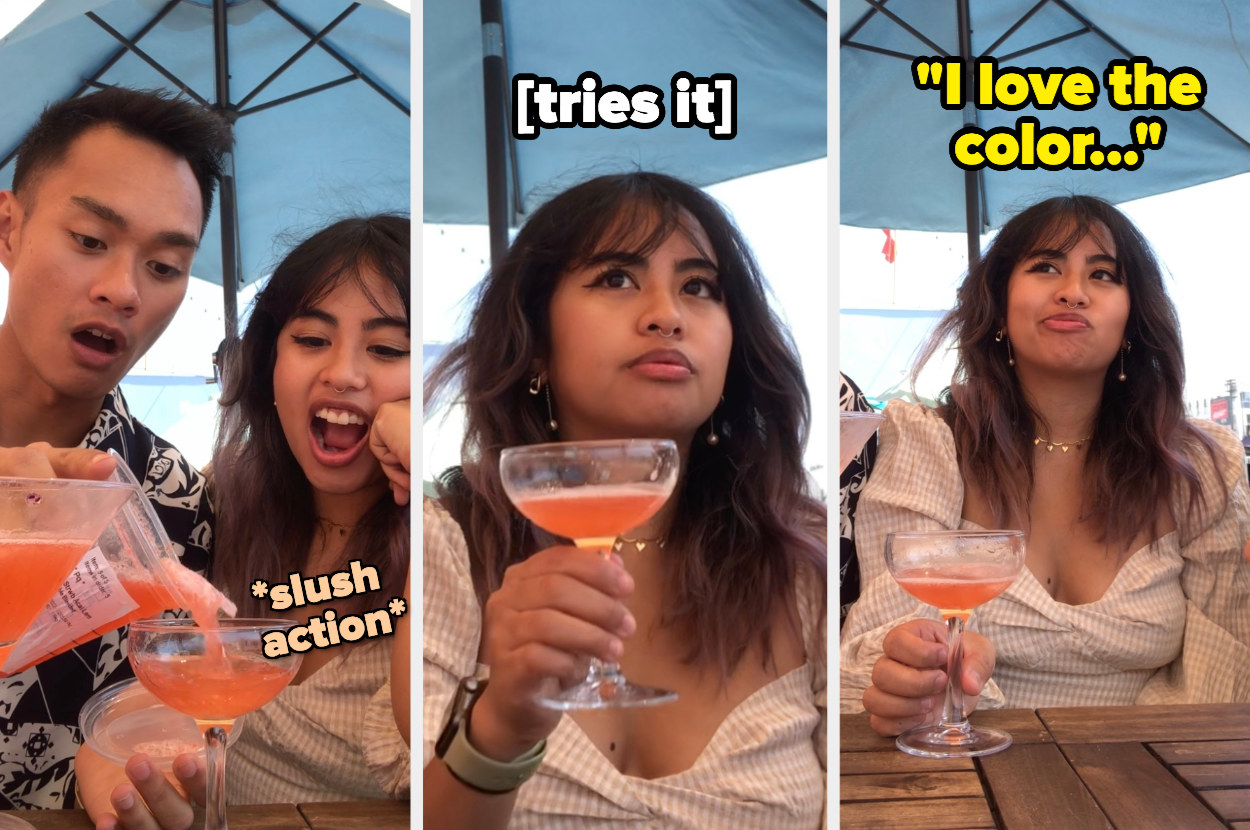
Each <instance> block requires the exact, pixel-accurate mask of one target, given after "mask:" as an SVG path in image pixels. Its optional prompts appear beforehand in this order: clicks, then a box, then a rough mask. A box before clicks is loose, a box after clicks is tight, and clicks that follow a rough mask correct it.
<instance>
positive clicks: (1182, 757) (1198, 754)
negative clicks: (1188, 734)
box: [1150, 740, 1250, 764]
mask: <svg viewBox="0 0 1250 830" xmlns="http://www.w3.org/2000/svg"><path fill="white" fill-rule="evenodd" d="M1150 748H1151V749H1152V750H1154V751H1155V753H1156V754H1157V755H1158V756H1159V757H1160V758H1162V759H1163V760H1164V761H1167V762H1168V763H1169V764H1203V763H1211V764H1217V763H1221V762H1225V761H1246V760H1250V740H1246V741H1179V742H1178V741H1165V742H1151V744H1150Z"/></svg>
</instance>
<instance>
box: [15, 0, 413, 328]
mask: <svg viewBox="0 0 1250 830" xmlns="http://www.w3.org/2000/svg"><path fill="white" fill-rule="evenodd" d="M222 10H224V13H225V21H226V25H225V27H224V30H223V34H224V39H222V40H220V41H219V39H218V38H217V36H215V29H214V20H215V17H217V16H218V15H219V14H220V12H221V11H222ZM409 32H410V26H409V16H408V15H407V14H406V13H405V12H403V11H400V10H398V9H396V8H395V7H393V6H391V5H389V4H388V3H385V2H384V1H383V0H364V2H362V3H353V2H349V0H298V2H294V1H293V0H287V1H286V2H278V0H45V2H43V3H42V4H41V5H40V6H38V7H37V8H36V9H35V10H34V11H33V12H32V13H31V14H30V16H29V17H27V18H26V20H24V21H23V22H22V23H21V24H19V25H18V26H17V27H16V28H15V29H14V30H13V31H12V32H11V33H10V34H9V35H8V36H7V37H5V38H4V39H3V40H0V78H4V80H5V95H4V100H3V103H0V113H2V114H3V116H4V117H3V118H0V160H2V161H0V164H2V166H0V187H8V186H9V185H10V184H11V182H12V177H13V152H14V151H15V150H16V148H17V145H18V142H19V141H20V140H21V137H22V136H23V134H25V132H26V131H27V130H28V129H29V128H30V127H31V126H32V125H33V124H34V122H35V120H36V119H37V118H38V116H39V113H40V112H41V111H42V109H43V108H44V107H45V106H46V105H47V104H49V103H51V102H54V101H57V100H61V99H65V98H69V97H72V96H75V95H79V94H83V93H85V92H89V91H90V90H91V89H93V88H96V87H98V86H99V85H115V86H125V87H132V88H139V89H153V88H167V89H171V90H181V91H182V92H183V93H184V94H186V95H187V96H189V97H192V98H195V99H197V100H200V101H202V102H205V103H208V104H212V105H215V106H220V107H221V109H222V110H223V111H224V112H226V113H227V115H228V116H229V117H231V118H233V119H234V128H235V148H234V152H233V174H234V175H233V182H232V183H223V187H222V193H221V194H220V196H221V198H219V199H218V200H217V202H216V203H215V205H214V209H213V217H212V219H211V221H210V223H209V226H208V228H207V230H206V231H205V235H204V238H203V240H202V241H201V245H200V250H199V252H198V254H197V255H196V260H195V265H194V269H193V270H194V273H195V275H196V276H197V277H201V278H204V279H208V280H211V281H213V282H217V283H219V284H220V283H222V282H223V272H224V273H225V274H227V275H229V274H231V273H234V274H236V276H235V277H234V278H233V280H232V279H231V278H230V277H227V278H226V279H225V283H226V284H227V285H228V284H229V283H230V282H231V281H233V282H234V284H235V285H234V287H235V288H236V289H237V287H239V286H242V285H244V284H246V283H248V282H250V281H252V280H255V279H257V278H259V277H261V276H263V275H264V274H266V273H268V271H269V270H271V268H272V266H273V265H275V264H276V261H277V259H278V257H279V256H280V255H281V252H282V251H283V250H284V249H285V248H287V247H289V245H290V243H292V242H293V241H295V240H297V239H299V238H301V236H303V235H306V234H307V233H308V232H309V231H311V230H312V229H314V228H316V227H318V226H320V225H323V224H325V223H327V222H328V221H330V220H332V219H333V218H336V217H338V216H341V215H343V214H347V213H362V212H374V211H382V210H389V211H398V212H407V210H408V205H409V196H410V185H409V158H410V152H411V151H410V138H409V136H410V131H409V109H410V104H409V100H410V97H409V79H410V74H411V73H410V66H411V63H410V58H409V48H410V40H411V38H410V34H409ZM223 56H224V57H225V60H226V61H227V63H225V64H223V63H222V59H223ZM223 69H224V70H225V71H224V72H222V71H220V70H223ZM219 72H220V74H221V75H224V76H225V77H226V78H227V81H228V93H227V94H222V93H221V92H220V91H219V87H218V84H219V80H220V79H219ZM231 187H232V188H233V192H234V194H235V195H234V199H233V202H234V204H233V206H232V204H231V201H232V200H231V198H230V195H231V194H230V193H229V192H228V191H229V189H230V188H231ZM223 222H224V223H225V229H226V231H225V233H224V234H223V231H222V228H223ZM223 238H224V239H225V245H224V251H225V252H226V255H225V257H224V267H223V242H222V240H223ZM232 239H233V240H235V241H236V242H237V247H236V246H235V245H232V244H231V240H232ZM232 248H235V249H236V250H235V252H234V253H231V249H232ZM223 294H224V295H225V296H226V298H227V303H228V305H229V306H230V307H229V308H228V311H227V326H228V327H231V326H232V325H233V320H232V319H231V318H232V316H233V315H232V311H233V306H232V303H231V302H230V301H232V300H233V299H234V291H233V290H229V289H227V290H226V291H224V292H223ZM229 333H231V334H233V331H231V332H229Z"/></svg>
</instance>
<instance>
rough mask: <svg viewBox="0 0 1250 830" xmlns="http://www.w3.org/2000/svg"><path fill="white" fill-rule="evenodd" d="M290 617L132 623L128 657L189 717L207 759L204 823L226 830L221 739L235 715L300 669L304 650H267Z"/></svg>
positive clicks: (153, 688) (261, 701)
mask: <svg viewBox="0 0 1250 830" xmlns="http://www.w3.org/2000/svg"><path fill="white" fill-rule="evenodd" d="M296 625H297V623H296V622H295V621H294V620H279V619H272V620H249V619H241V618H228V619H221V620H217V621H216V622H215V623H214V625H212V626H211V627H201V626H198V625H196V624H195V622H194V621H193V620H187V619H177V620H176V619H153V620H140V621H138V622H135V623H131V625H130V634H129V635H128V640H129V647H130V665H131V666H132V667H133V668H134V670H135V677H137V678H139V682H140V683H142V684H143V685H144V687H145V688H146V689H147V690H148V691H150V692H151V693H152V694H153V695H155V696H156V697H157V698H158V699H159V700H160V701H161V702H162V703H164V704H165V705H166V706H169V707H170V708H173V709H177V710H178V711H179V712H182V713H183V714H187V715H190V716H191V717H193V718H195V722H196V724H197V725H198V726H199V727H200V729H201V730H203V732H204V745H205V750H206V757H207V761H208V792H207V804H206V805H205V808H206V809H205V817H204V828H205V830H226V739H227V737H228V736H229V734H230V730H231V727H232V726H233V725H234V721H235V718H238V717H240V716H241V715H245V714H247V713H248V712H251V711H254V710H256V709H259V708H260V707H261V706H264V705H265V704H266V703H268V702H269V701H270V700H272V699H273V698H275V697H276V696H277V695H278V693H279V692H281V691H282V690H283V689H284V688H286V686H287V684H288V683H290V682H291V680H292V679H293V678H294V677H295V674H296V672H297V671H299V666H300V662H301V660H302V658H303V655H302V654H301V653H300V652H295V651H290V650H288V649H285V648H280V649H278V650H277V653H279V654H281V655H282V656H277V657H269V656H267V654H266V650H267V648H266V647H267V645H268V644H269V641H270V639H271V635H276V636H277V637H278V638H279V639H281V640H282V641H283V643H285V640H286V635H287V632H288V631H289V630H290V629H291V628H293V627H294V626H296Z"/></svg>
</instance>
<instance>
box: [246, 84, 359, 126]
mask: <svg viewBox="0 0 1250 830" xmlns="http://www.w3.org/2000/svg"><path fill="white" fill-rule="evenodd" d="M356 80H359V78H358V77H357V76H355V75H345V76H343V77H342V78H339V79H338V80H337V81H327V82H326V83H324V84H318V85H317V86H314V87H309V88H308V89H306V90H304V91H303V92H293V93H291V94H290V95H284V96H282V97H281V98H275V99H274V100H272V101H266V102H265V103H263V104H257V105H256V106H254V107H248V108H247V109H245V110H238V112H237V115H238V117H239V118H242V117H243V116H245V115H252V114H254V113H258V112H261V111H263V110H267V109H269V108H271V107H276V106H278V105H280V104H286V103H290V102H291V101H295V100H298V99H300V98H307V97H308V96H309V95H316V94H317V93H318V92H325V91H326V90H327V89H332V88H334V87H336V86H342V85H343V84H349V83H351V82H352V81H356Z"/></svg>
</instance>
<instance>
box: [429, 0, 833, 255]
mask: <svg viewBox="0 0 1250 830" xmlns="http://www.w3.org/2000/svg"><path fill="white" fill-rule="evenodd" d="M826 5H827V4H826V2H824V0H816V1H815V2H813V0H684V1H683V2H679V3H674V2H669V0H634V1H633V2H629V3H620V2H606V0H525V1H524V2H517V3H508V2H503V0H482V2H481V3H480V4H479V3H473V2H466V0H426V2H425V4H424V11H423V14H424V21H423V23H424V46H423V58H422V60H423V64H422V82H423V96H424V114H425V117H424V123H423V130H424V136H423V145H424V147H423V151H424V171H423V182H422V187H423V191H424V205H423V216H424V219H425V221H426V222H431V223H453V224H486V223H487V221H488V216H489V224H490V225H491V231H492V234H491V250H492V258H496V257H498V255H499V253H500V252H501V251H502V249H503V248H504V247H505V245H506V239H507V236H506V234H507V230H508V228H509V227H513V226H515V225H517V224H519V223H520V222H521V221H523V220H524V218H525V217H526V216H527V215H528V214H529V213H530V212H531V211H532V210H533V209H534V207H535V206H537V205H538V204H541V203H542V201H544V200H545V199H546V198H549V197H550V196H552V195H554V194H555V193H557V192H559V191H560V190H562V189H564V188H566V187H568V186H570V185H572V184H574V183H576V182H578V181H581V180H583V179H585V178H589V177H590V176H593V175H597V174H602V173H611V172H620V171H623V170H634V169H646V170H657V171H661V172H665V173H670V174H673V175H676V176H679V177H681V178H683V179H686V180H688V181H691V182H693V183H695V184H698V185H709V184H714V183H716V182H720V181H725V180H727V179H731V178H736V177H738V176H745V175H747V174H750V173H756V172H760V171H763V170H769V169H773V168H776V167H782V166H785V165H789V164H796V163H798V162H801V161H808V160H811V159H814V158H820V157H822V156H824V155H825V154H826V147H827V138H826V122H827V112H828V110H827V104H826V82H825V79H826V66H827V64H826V44H827V34H826V26H827V21H826ZM588 71H590V72H594V73H596V75H597V76H598V77H599V78H600V79H601V81H602V83H603V84H604V85H606V84H619V85H621V86H623V87H626V88H627V89H632V88H634V87H637V86H639V85H643V84H649V85H651V86H654V87H656V88H658V89H659V90H661V91H663V92H664V99H663V100H664V105H665V108H666V109H665V112H666V115H665V121H664V122H662V123H660V124H658V125H657V126H655V127H653V128H650V129H639V128H635V127H626V128H622V129H608V128H605V127H595V128H581V127H578V128H568V129H550V130H544V131H543V132H542V133H541V134H540V136H539V137H538V138H537V139H536V140H517V139H516V138H514V137H513V136H512V134H511V131H510V130H509V128H508V123H507V121H508V116H509V113H510V112H511V107H512V106H513V104H514V103H515V102H513V101H511V100H510V99H509V96H510V94H511V79H512V77H513V76H514V75H516V74H519V73H533V74H535V75H537V76H540V77H546V78H551V79H553V80H555V81H556V82H557V83H558V84H560V85H565V86H567V85H573V84H576V83H577V82H578V79H579V78H580V77H581V75H582V73H585V72H588ZM682 71H685V72H688V73H690V74H691V75H692V76H694V77H698V78H709V77H711V76H712V75H713V74H716V73H728V74H732V75H734V77H735V78H736V82H737V92H736V96H737V100H736V108H737V135H736V136H735V137H734V138H733V139H732V140H717V139H714V138H712V137H710V136H709V133H708V131H707V130H704V129H701V128H698V127H691V128H678V127H675V126H673V125H672V123H671V122H670V120H669V116H670V115H671V112H670V109H669V107H670V105H671V104H672V92H671V87H672V80H673V76H674V75H676V74H677V73H678V72H682ZM488 202H489V205H490V209H489V211H488Z"/></svg>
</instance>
